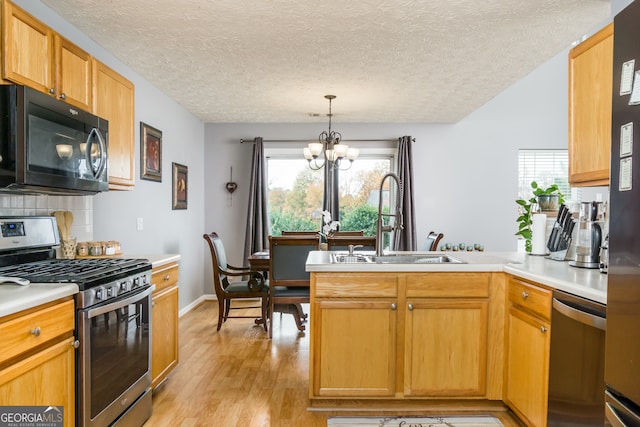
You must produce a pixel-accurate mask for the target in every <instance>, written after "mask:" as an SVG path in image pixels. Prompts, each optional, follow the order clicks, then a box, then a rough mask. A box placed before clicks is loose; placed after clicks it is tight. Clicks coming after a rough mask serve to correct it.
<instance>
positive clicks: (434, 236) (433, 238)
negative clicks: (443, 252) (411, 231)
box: [422, 231, 444, 251]
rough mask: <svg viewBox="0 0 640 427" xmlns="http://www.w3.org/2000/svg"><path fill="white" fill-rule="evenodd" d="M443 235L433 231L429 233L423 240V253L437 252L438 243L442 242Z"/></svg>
mask: <svg viewBox="0 0 640 427" xmlns="http://www.w3.org/2000/svg"><path fill="white" fill-rule="evenodd" d="M442 237H444V234H442V233H436V232H435V231H430V232H429V234H427V238H426V239H425V240H424V244H423V245H422V250H423V251H437V250H438V243H439V242H440V240H442Z"/></svg>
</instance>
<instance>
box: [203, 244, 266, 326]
mask: <svg viewBox="0 0 640 427" xmlns="http://www.w3.org/2000/svg"><path fill="white" fill-rule="evenodd" d="M202 237H203V238H204V240H206V241H207V243H208V244H209V249H210V250H211V264H212V266H213V285H214V288H215V291H216V297H217V298H218V329H217V330H218V331H219V330H220V327H221V326H222V324H223V323H224V322H226V321H227V319H229V318H252V317H257V316H241V315H238V316H231V315H229V312H230V310H240V309H241V310H246V309H256V308H259V309H261V314H262V317H261V319H260V321H261V322H262V323H263V326H264V329H265V331H266V330H267V314H268V308H269V285H268V284H267V283H266V282H265V280H264V277H263V276H262V274H260V273H258V272H253V271H250V270H249V269H248V268H246V267H234V266H232V265H229V264H228V263H227V255H226V253H225V250H224V245H223V243H222V239H220V236H218V234H217V233H210V234H204V235H203V236H202ZM243 276H244V277H248V280H240V281H234V282H230V281H229V277H243ZM256 298H257V299H260V305H252V306H246V305H243V306H242V307H231V301H232V300H235V299H245V300H246V299H256ZM256 322H257V320H256Z"/></svg>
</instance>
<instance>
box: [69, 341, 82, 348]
mask: <svg viewBox="0 0 640 427" xmlns="http://www.w3.org/2000/svg"><path fill="white" fill-rule="evenodd" d="M71 347H73V348H78V347H80V341H78V340H75V341H74V342H72V343H71Z"/></svg>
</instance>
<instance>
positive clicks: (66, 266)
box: [0, 258, 151, 290]
mask: <svg viewBox="0 0 640 427" xmlns="http://www.w3.org/2000/svg"><path fill="white" fill-rule="evenodd" d="M150 269H151V263H150V262H149V261H148V260H146V259H128V258H101V259H91V258H88V259H73V260H63V259H52V260H44V261H37V262H30V263H25V264H16V265H11V266H7V267H2V268H0V275H1V276H14V277H20V278H23V279H28V280H29V281H31V282H32V283H77V284H78V286H79V287H80V290H83V289H86V288H90V287H93V286H98V285H100V284H102V283H105V282H107V281H111V280H117V279H119V278H122V277H126V276H128V275H131V274H135V273H139V272H142V271H145V270H150Z"/></svg>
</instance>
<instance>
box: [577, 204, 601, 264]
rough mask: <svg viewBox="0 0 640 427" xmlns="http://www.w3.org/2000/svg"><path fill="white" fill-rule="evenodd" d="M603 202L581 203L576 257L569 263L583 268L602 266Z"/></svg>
mask: <svg viewBox="0 0 640 427" xmlns="http://www.w3.org/2000/svg"><path fill="white" fill-rule="evenodd" d="M602 206H603V204H602V202H582V203H580V216H579V219H578V236H577V241H576V259H575V261H570V262H569V265H571V266H573V267H582V268H600V246H601V245H602V221H600V220H599V219H600V217H599V214H601V213H602Z"/></svg>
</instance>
